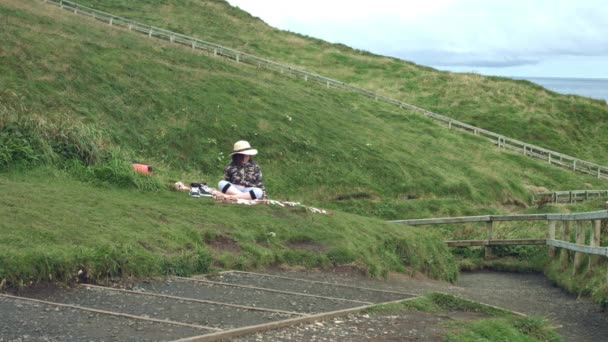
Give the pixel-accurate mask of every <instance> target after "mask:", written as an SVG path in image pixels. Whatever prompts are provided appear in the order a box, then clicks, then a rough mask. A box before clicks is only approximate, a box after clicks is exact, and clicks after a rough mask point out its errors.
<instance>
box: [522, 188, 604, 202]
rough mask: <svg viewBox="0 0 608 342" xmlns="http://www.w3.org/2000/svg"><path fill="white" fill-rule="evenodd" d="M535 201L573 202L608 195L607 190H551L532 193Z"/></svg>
mask: <svg viewBox="0 0 608 342" xmlns="http://www.w3.org/2000/svg"><path fill="white" fill-rule="evenodd" d="M534 197H535V198H536V199H537V201H550V202H553V203H573V202H579V201H587V200H589V199H594V198H600V197H608V190H568V191H553V192H537V193H535V194H534Z"/></svg>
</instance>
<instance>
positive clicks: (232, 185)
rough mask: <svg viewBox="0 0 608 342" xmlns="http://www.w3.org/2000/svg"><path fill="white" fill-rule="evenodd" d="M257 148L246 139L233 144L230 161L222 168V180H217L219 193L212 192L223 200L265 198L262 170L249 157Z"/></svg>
mask: <svg viewBox="0 0 608 342" xmlns="http://www.w3.org/2000/svg"><path fill="white" fill-rule="evenodd" d="M256 154H258V150H256V149H253V148H251V145H249V143H248V142H247V141H244V140H241V141H237V142H236V143H235V144H234V148H233V151H232V153H231V156H232V162H231V163H230V164H228V165H227V166H226V167H225V168H224V178H225V179H224V180H221V181H219V183H218V188H219V189H220V191H221V193H216V194H214V195H215V196H216V198H218V199H223V200H237V199H247V200H256V199H264V198H266V188H265V187H264V182H263V181H262V170H261V169H260V166H259V165H258V164H256V162H255V161H254V160H253V159H252V158H251V157H252V156H255V155H256Z"/></svg>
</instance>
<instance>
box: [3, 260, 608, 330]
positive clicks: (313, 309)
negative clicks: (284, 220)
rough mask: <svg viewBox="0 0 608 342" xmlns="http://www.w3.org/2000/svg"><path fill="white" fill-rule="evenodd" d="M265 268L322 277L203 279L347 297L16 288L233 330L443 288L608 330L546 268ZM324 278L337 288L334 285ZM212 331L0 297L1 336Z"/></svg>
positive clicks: (329, 324) (385, 321)
mask: <svg viewBox="0 0 608 342" xmlns="http://www.w3.org/2000/svg"><path fill="white" fill-rule="evenodd" d="M266 272H267V273H269V274H276V275H278V276H281V277H292V278H300V279H308V280H313V281H318V282H324V283H318V282H311V281H303V280H293V279H284V278H280V277H269V276H267V275H254V274H249V273H243V272H232V273H223V274H221V275H216V276H207V277H202V276H201V277H199V278H200V279H206V278H208V279H213V280H214V281H222V282H228V283H231V284H246V285H249V286H259V287H267V288H272V289H275V290H283V291H294V292H295V291H300V292H302V293H305V294H308V295H316V296H327V297H329V296H331V297H336V298H343V299H342V300H340V299H328V298H318V297H311V296H301V295H294V294H286V293H277V292H270V291H263V290H259V289H251V288H239V287H234V286H230V285H228V284H210V283H204V282H198V281H195V280H183V279H174V280H162V281H148V282H142V283H140V284H137V285H135V286H133V287H131V289H133V290H135V291H139V293H126V292H118V291H113V290H108V289H105V290H101V289H97V288H74V289H61V288H56V287H48V288H38V289H35V290H33V289H32V290H28V291H25V292H22V293H21V295H24V296H28V297H32V298H38V299H43V300H49V301H54V302H58V303H66V304H73V305H80V306H83V307H85V306H86V307H91V308H97V309H103V310H113V311H118V312H123V313H127V314H132V315H138V316H144V317H150V318H156V319H160V320H172V321H176V322H182V323H189V324H196V325H201V326H208V327H215V328H222V329H229V328H234V327H243V326H250V325H255V324H260V323H266V322H271V321H279V320H285V319H288V318H293V317H298V316H300V315H298V314H295V313H296V312H297V313H319V312H328V311H335V310H340V309H345V308H352V307H359V306H362V304H361V302H374V303H379V302H386V301H392V300H395V299H404V298H408V297H410V296H409V295H407V294H408V293H411V294H424V293H426V292H431V291H440V292H447V293H451V294H455V295H459V296H462V297H465V298H469V299H472V300H476V301H480V302H483V303H487V304H492V305H497V306H501V307H505V308H508V309H511V310H515V311H519V312H522V313H526V314H533V315H540V316H544V317H547V318H549V319H550V320H551V321H552V322H553V323H554V324H556V325H558V326H559V329H558V332H559V333H560V334H562V336H563V337H564V339H565V340H566V341H602V340H606V338H605V337H606V336H608V315H607V314H605V313H601V312H600V310H599V306H598V305H595V304H593V303H591V302H590V301H588V300H586V299H577V298H576V297H573V296H571V295H568V294H566V293H565V292H563V291H562V290H560V289H559V288H556V287H554V286H552V285H551V284H550V283H549V282H548V281H547V279H545V278H544V277H543V276H542V275H532V274H511V273H494V272H485V273H484V272H481V273H464V274H462V275H461V279H460V281H459V282H458V284H456V285H453V284H447V283H444V282H439V281H433V280H428V279H425V278H421V277H418V278H413V277H409V276H406V275H403V274H392V275H390V276H389V278H388V279H386V280H381V279H370V278H368V277H366V276H364V275H362V274H360V273H357V272H356V271H353V270H352V269H337V270H333V271H314V270H302V271H294V270H283V269H274V270H272V269H271V270H267V271H266ZM327 283H335V284H340V285H342V286H332V285H329V284H327ZM344 285H347V286H351V287H347V286H344ZM352 287H360V288H361V289H355V288H352ZM363 288H368V289H363ZM373 289H378V290H386V291H378V290H373ZM389 291H392V292H389ZM396 292H399V293H396ZM142 293H161V294H167V295H174V296H180V297H187V298H196V299H202V300H212V301H219V302H228V303H233V304H238V305H246V306H252V307H257V308H261V307H265V308H271V309H276V310H284V311H290V312H293V313H294V314H289V313H278V312H264V311H258V310H247V309H243V308H235V307H228V306H219V305H214V304H209V303H198V302H192V301H186V300H175V299H167V298H159V297H153V296H147V295H144V294H142ZM479 317H480V316H479V315H477V314H471V313H463V312H448V313H443V314H428V313H419V312H400V313H391V314H387V313H374V314H351V315H349V316H345V317H339V318H334V319H328V320H326V321H322V322H314V323H307V324H300V325H295V326H291V327H287V328H283V329H278V330H273V331H267V332H263V333H259V334H253V335H249V336H243V337H240V338H239V339H238V340H239V341H288V340H305V341H344V340H347V341H363V340H365V341H391V340H394V341H403V340H405V341H442V340H443V336H444V335H445V333H446V331H445V329H444V328H443V325H442V324H441V323H443V322H448V321H455V320H456V321H458V320H465V321H466V320H471V319H478V318H479ZM208 332H211V331H210V330H205V329H200V328H194V327H189V326H179V325H172V324H169V323H166V322H149V321H144V320H137V319H132V318H124V317H116V316H110V315H103V314H98V313H93V312H88V311H83V310H79V309H76V308H65V307H58V306H53V305H47V304H43V303H34V302H28V301H24V300H22V299H12V298H5V297H0V342H6V341H166V340H175V339H178V338H183V337H188V336H199V335H203V334H206V333H208Z"/></svg>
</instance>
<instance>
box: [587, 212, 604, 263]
mask: <svg viewBox="0 0 608 342" xmlns="http://www.w3.org/2000/svg"><path fill="white" fill-rule="evenodd" d="M601 230H602V221H600V220H594V221H593V227H591V241H590V243H589V245H590V246H591V247H600V246H601V238H600V237H601ZM600 258H601V257H599V256H596V255H593V256H591V257H589V269H592V268H593V267H594V266H596V265H597V264H598V263H599V262H600Z"/></svg>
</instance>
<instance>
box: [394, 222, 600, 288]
mask: <svg viewBox="0 0 608 342" xmlns="http://www.w3.org/2000/svg"><path fill="white" fill-rule="evenodd" d="M539 220H544V221H547V222H548V226H547V238H546V239H520V240H496V239H494V238H493V236H492V233H493V228H494V227H493V226H494V222H518V221H519V222H521V221H539ZM603 220H604V221H606V220H608V210H599V211H590V212H583V213H574V214H530V215H484V216H464V217H441V218H429V219H412V220H395V221H389V222H392V223H401V224H408V225H413V226H417V225H438V224H460V223H470V222H485V224H486V233H487V239H486V240H458V241H446V243H447V245H448V246H450V247H465V246H485V252H486V257H490V256H491V255H492V246H504V245H547V246H549V256H550V257H552V258H555V257H556V255H557V251H556V248H561V251H560V255H559V258H560V262H561V264H562V267H563V268H564V269H565V268H566V267H568V264H569V260H570V254H569V253H570V251H572V252H575V254H574V262H573V267H572V268H573V273H574V274H576V273H578V272H579V271H580V269H581V268H582V266H583V263H584V257H585V255H586V254H588V255H590V257H589V268H592V267H595V266H596V265H597V264H598V262H599V259H598V257H597V256H603V257H608V247H600V246H601V226H602V221H603ZM585 222H591V234H589V236H590V238H589V245H586V244H585V242H586V237H587V234H586V231H587V229H586V228H585V227H584V223H585ZM558 224H560V225H561V227H559V228H560V229H559V230H557V228H558V227H557V226H558ZM571 225H574V226H575V235H576V243H572V242H570V241H569V240H570V238H571V230H570V228H571ZM560 235H561V240H560V239H557V237H559V236H560ZM606 281H607V282H608V273H607V277H606Z"/></svg>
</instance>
